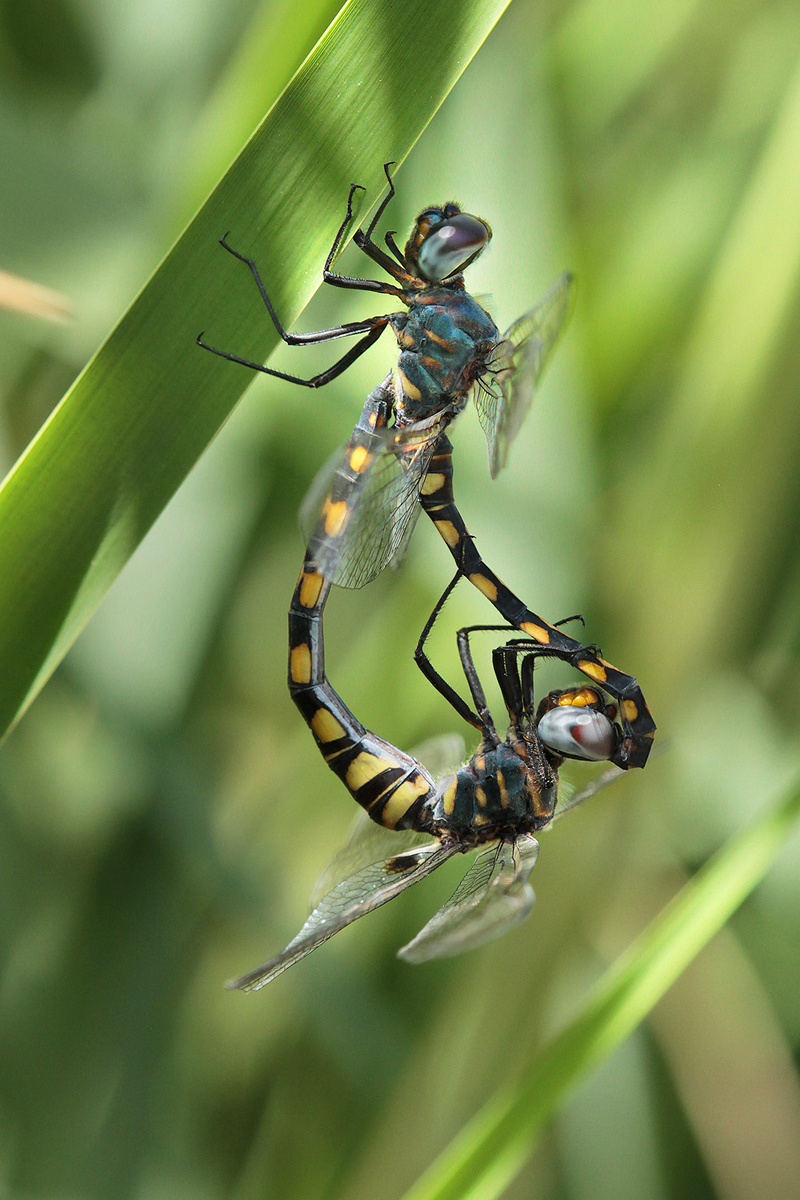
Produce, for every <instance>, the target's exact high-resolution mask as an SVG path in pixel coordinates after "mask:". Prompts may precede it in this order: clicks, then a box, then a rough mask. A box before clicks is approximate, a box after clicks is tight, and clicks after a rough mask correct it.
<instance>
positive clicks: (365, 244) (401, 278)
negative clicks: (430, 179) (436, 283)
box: [353, 162, 412, 284]
mask: <svg viewBox="0 0 800 1200" xmlns="http://www.w3.org/2000/svg"><path fill="white" fill-rule="evenodd" d="M393 166H394V163H391V162H388V163H384V164H383V170H384V173H385V175H386V178H387V180H388V183H389V191H388V192H387V194H386V196H385V197H384V198H383V200H381V202H380V204H379V205H378V207H377V208H376V210H375V215H374V217H373V218H372V220H371V221H370V223H369V225H368V227H367V230H366V232H364V231H363V230H361V229H359V230H357V231H356V232H355V233H354V234H353V241H354V242H355V244H356V245H357V246H358V248H359V250H363V251H364V253H365V254H366V255H367V256H368V257H369V258H371V259H372V261H373V262H375V263H377V264H378V266H379V267H383V269H384V271H386V272H387V273H388V274H389V275H391V276H392V277H393V278H394V279H396V280H398V282H400V283H404V284H408V283H409V282H410V281H411V278H412V276H411V275H410V274H409V271H408V266H407V264H406V262H405V260H404V258H403V257H402V255H398V258H399V261H400V267H401V268H402V269H401V270H398V268H397V266H396V265H395V264H394V263H393V262H392V260H391V259H390V258H389V256H388V255H387V254H385V253H384V252H383V250H381V248H380V246H376V245H375V243H374V242H373V240H372V234H373V232H374V230H375V226H376V225H377V224H378V221H380V219H381V217H382V216H383V213H384V210H385V208H386V206H387V204H388V203H389V201H390V200H391V199H392V197H393V196H394V194H395V191H394V183H393V181H392V176H391V175H390V173H389V167H393Z"/></svg>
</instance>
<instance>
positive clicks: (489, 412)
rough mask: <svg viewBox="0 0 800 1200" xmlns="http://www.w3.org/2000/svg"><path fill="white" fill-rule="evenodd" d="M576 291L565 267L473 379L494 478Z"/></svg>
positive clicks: (479, 415)
mask: <svg viewBox="0 0 800 1200" xmlns="http://www.w3.org/2000/svg"><path fill="white" fill-rule="evenodd" d="M574 294H575V288H574V284H573V279H572V276H571V275H570V274H569V273H568V272H566V271H565V272H564V273H563V274H562V275H559V277H558V279H557V280H556V281H555V283H553V284H552V285H551V287H550V288H548V290H547V291H546V292H545V294H544V296H542V298H541V300H540V301H539V302H538V304H537V305H536V306H535V307H534V308H532V309H531V310H530V312H527V313H525V315H524V316H522V317H520V318H519V320H518V321H515V322H514V324H513V325H512V326H511V328H510V329H508V330H507V331H506V333H505V334H504V335H503V337H502V338H501V339H500V341H499V342H498V343H497V345H496V346H495V348H494V350H493V351H492V353H491V355H490V357H489V359H488V362H487V368H488V369H487V371H486V374H484V375H482V376H481V377H480V379H478V380H477V382H476V384H475V390H474V397H475V407H476V408H477V410H478V417H479V418H480V422H481V425H482V426H483V431H484V433H485V434H486V441H487V443H488V448H489V471H490V472H491V476H492V478H493V479H494V478H495V476H496V475H497V473H498V472H499V471H500V470H501V469H502V468H503V467H504V466H505V465H506V461H507V459H508V451H509V447H510V445H511V443H512V442H513V440H514V438H515V437H516V436H517V434H518V433H519V430H520V427H521V425H522V422H523V421H524V420H525V417H526V416H527V413H528V409H529V408H530V406H531V404H532V402H533V397H534V393H535V392H536V387H537V384H538V382H539V380H540V379H541V376H542V372H543V371H544V368H545V366H546V365H547V362H548V360H549V358H550V355H551V353H552V351H553V348H554V347H555V344H556V342H557V341H558V337H559V334H560V333H561V330H562V329H563V327H564V324H565V322H566V320H567V317H568V316H569V314H570V310H571V307H572V300H573V297H574Z"/></svg>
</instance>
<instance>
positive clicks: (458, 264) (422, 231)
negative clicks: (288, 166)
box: [197, 163, 655, 768]
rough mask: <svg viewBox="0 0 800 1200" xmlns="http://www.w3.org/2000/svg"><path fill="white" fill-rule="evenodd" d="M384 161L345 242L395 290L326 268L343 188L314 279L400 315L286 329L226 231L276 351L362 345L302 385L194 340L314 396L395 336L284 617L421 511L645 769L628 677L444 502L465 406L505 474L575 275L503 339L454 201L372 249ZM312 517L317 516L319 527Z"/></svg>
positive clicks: (375, 554)
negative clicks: (585, 687) (611, 709)
mask: <svg viewBox="0 0 800 1200" xmlns="http://www.w3.org/2000/svg"><path fill="white" fill-rule="evenodd" d="M392 165H393V164H391V163H387V164H386V166H385V172H386V178H387V180H388V181H389V190H388V194H387V195H386V196H385V197H384V199H383V200H382V201H381V203H380V204H379V205H378V208H377V210H376V212H375V215H374V216H373V218H372V220H371V221H370V223H369V225H368V227H367V228H366V230H361V229H359V230H358V231H357V232H356V233H355V234H354V240H355V243H356V245H357V246H358V247H359V248H360V249H361V250H362V251H363V252H364V253H365V254H366V255H367V256H368V257H369V258H370V259H372V261H373V262H375V263H376V264H377V265H378V266H380V267H381V268H382V269H383V270H385V271H386V272H387V273H388V275H390V276H391V278H392V281H393V282H392V283H388V282H379V281H378V280H373V279H355V278H351V277H349V276H344V275H339V274H337V273H336V272H335V271H333V270H332V267H333V263H334V260H335V258H336V256H337V254H338V252H339V251H340V250H341V248H342V246H343V244H344V241H345V235H346V232H347V230H348V228H349V227H350V225H351V223H352V216H353V198H354V196H355V193H356V191H358V190H359V187H360V185H358V184H353V185H352V186H351V188H350V194H349V196H348V201H347V211H346V213H345V217H344V220H343V221H342V224H341V225H340V227H339V230H338V232H337V234H336V237H335V239H334V242H333V245H332V246H331V250H330V253H329V254H328V257H327V260H326V262H325V266H324V269H323V273H322V274H323V280H324V281H325V282H326V283H329V284H332V285H333V286H335V287H343V288H355V289H361V290H363V291H368V292H378V293H381V294H383V295H387V296H392V297H394V298H396V299H398V300H399V301H400V302H401V303H402V305H403V306H404V307H403V310H402V311H400V312H393V313H388V314H383V315H380V316H375V317H370V318H368V319H366V320H364V321H354V322H349V323H346V324H342V325H337V326H334V327H332V328H330V329H322V330H318V331H316V332H313V333H304V334H293V333H289V332H287V331H286V330H285V329H284V328H283V326H282V324H281V322H280V320H279V318H278V315H277V313H276V312H275V309H274V308H273V306H272V303H271V301H270V299H269V296H268V294H267V291H266V289H265V287H264V283H263V282H262V280H261V276H260V274H259V271H258V268H257V266H256V264H255V262H254V261H253V260H252V259H250V258H247V257H246V256H245V255H243V254H241V253H240V252H239V251H237V250H235V249H234V248H233V247H232V246H231V245H230V244H229V242H228V240H227V235H226V237H224V238H222V245H223V246H224V247H225V249H226V250H227V251H229V252H230V253H231V254H233V255H234V256H235V257H236V258H237V259H239V260H241V262H243V263H244V264H246V265H247V267H248V268H249V270H250V272H251V274H252V276H253V279H254V280H255V283H256V285H257V287H258V290H259V293H260V295H261V299H262V300H263V303H264V305H265V307H266V309H267V312H268V313H269V316H270V318H271V320H272V322H273V324H274V326H275V328H276V329H277V331H278V333H279V334H280V336H281V338H282V339H283V340H284V341H285V342H287V343H288V344H289V345H293V346H300V345H309V344H314V343H318V342H327V341H332V340H334V339H336V338H341V337H347V336H351V335H360V336H359V340H358V342H357V343H356V344H355V345H354V346H353V347H352V348H351V349H350V350H349V351H348V352H347V353H346V354H345V355H343V356H342V357H341V358H340V359H339V360H338V361H337V362H336V363H334V364H333V366H331V367H329V368H328V369H327V370H325V371H322V372H321V373H320V374H318V375H314V376H313V377H311V378H310V379H302V378H299V377H297V376H294V375H288V374H286V373H285V372H281V371H276V370H274V369H273V368H271V367H268V366H265V365H263V364H261V363H257V362H252V361H250V360H249V359H246V358H242V357H240V356H239V355H236V354H233V353H229V352H228V351H224V350H220V349H217V348H216V347H214V346H210V345H209V344H208V343H207V342H205V341H204V340H203V334H201V335H200V336H199V337H198V339H197V340H198V343H199V344H200V345H201V346H202V347H203V348H204V349H206V350H209V351H211V353H213V354H216V355H219V356H220V357H222V358H224V359H228V360H229V361H232V362H235V363H240V364H242V365H243V366H245V367H248V368H250V369H252V370H254V371H260V372H262V373H264V374H266V375H273V376H276V377H277V378H279V379H286V380H289V381H290V382H292V383H296V384H300V385H302V386H304V387H311V388H317V387H321V386H323V385H324V384H326V383H328V382H330V380H332V379H335V378H336V377H337V376H338V375H340V374H341V373H342V372H343V371H344V370H346V369H347V367H349V366H350V365H351V363H353V362H354V361H355V360H356V359H357V358H358V357H359V356H360V355H361V354H363V353H364V351H365V350H367V349H368V348H369V346H371V345H372V344H373V343H374V342H375V341H376V340H377V339H378V338H379V337H380V335H381V333H382V332H383V331H384V329H385V328H386V327H387V326H391V328H392V330H393V332H394V334H395V336H396V338H397V343H398V347H399V351H400V353H399V358H398V362H397V365H396V367H395V369H394V370H393V371H392V372H391V373H390V374H389V375H387V377H386V378H385V379H384V380H383V382H382V383H381V384H379V385H378V387H377V388H376V389H375V390H374V391H373V392H372V393H371V394H370V396H369V397H368V398H367V401H366V404H365V405H364V409H363V412H362V414H361V418H360V419H359V421H358V423H357V425H356V427H355V429H354V430H353V435H352V437H351V439H350V441H349V443H348V445H347V447H346V448H345V450H344V451H343V453H342V455H341V456H340V458H339V459H338V461H337V463H336V465H335V467H334V468H333V469H332V470H329V471H327V472H326V473H325V475H324V477H323V481H322V483H321V485H320V486H319V487H318V488H317V489H316V491H315V493H314V499H313V501H312V502H311V504H310V507H309V512H310V514H311V525H312V526H313V531H312V533H311V536H310V539H309V544H308V551H307V554H306V563H305V566H304V575H303V576H301V585H303V586H302V587H301V586H300V585H298V589H297V590H296V592H295V598H294V601H293V606H292V611H293V612H295V610H297V609H298V608H300V609H302V608H303V607H305V608H306V609H310V610H316V609H318V607H319V605H320V604H321V603H323V602H324V596H325V595H326V594H327V589H328V588H329V586H330V583H337V584H339V585H340V586H344V587H361V586H362V585H364V584H366V583H368V582H369V581H370V580H372V579H374V578H375V576H376V575H378V574H379V572H380V571H381V570H383V568H384V567H385V566H386V565H387V564H388V563H389V562H390V561H391V560H392V559H393V558H395V557H396V556H398V555H399V554H402V552H403V550H404V548H405V545H406V543H407V541H408V538H409V536H410V534H411V531H412V529H413V524H414V521H415V519H416V517H417V515H418V513H419V510H420V508H421V509H422V510H423V511H424V512H425V513H426V514H427V515H428V516H429V517H430V519H431V520H432V521H433V523H434V525H435V526H436V528H437V530H438V531H439V533H440V534H441V536H442V538H443V539H444V541H445V543H446V545H447V546H448V548H449V549H450V551H451V553H452V555H453V557H454V559H455V561H456V564H457V566H458V567H459V569H460V571H461V572H462V574H463V575H464V576H465V578H467V579H469V581H470V582H471V583H472V584H474V585H475V587H477V588H478V589H479V590H480V591H481V592H482V593H483V595H485V596H486V597H487V599H488V600H489V601H490V602H491V603H492V604H493V605H494V607H495V608H496V609H497V611H498V612H499V613H500V615H501V617H502V618H503V620H504V621H507V622H508V623H509V625H511V626H513V627H514V628H516V629H518V630H519V631H520V632H521V633H523V634H526V635H527V636H528V637H530V638H531V639H533V641H534V642H536V643H537V644H538V645H539V646H541V647H542V648H543V649H546V650H547V652H548V654H549V655H551V656H553V657H556V658H559V659H561V660H562V661H563V662H566V663H569V664H570V665H572V666H574V667H576V668H577V669H578V670H579V671H581V672H582V673H583V674H584V675H585V676H587V677H588V678H589V679H590V680H591V681H592V683H593V684H598V685H600V686H601V687H602V688H604V689H605V691H606V692H608V693H609V694H610V695H611V696H613V697H614V699H615V700H616V701H617V703H618V706H619V721H620V725H621V728H622V736H621V737H620V738H619V739H618V742H617V745H616V747H615V749H614V755H613V761H614V762H615V763H616V764H617V765H618V766H620V767H623V768H628V767H641V766H644V764H645V762H646V761H647V756H648V754H649V752H650V749H651V746H652V743H653V736H654V732H655V723H654V721H653V719H652V717H651V716H650V713H649V711H648V708H647V704H646V703H645V699H644V696H643V695H642V693H641V690H640V688H639V686H638V684H637V682H636V680H635V679H634V678H633V676H631V675H627V674H625V673H624V672H622V671H619V670H618V669H617V668H616V667H614V666H612V665H611V664H610V663H608V662H606V661H605V659H603V658H602V656H601V655H600V653H599V651H598V650H597V648H596V646H593V645H586V646H584V645H582V644H581V643H580V642H578V641H576V640H575V639H574V638H571V637H569V636H568V635H567V634H565V633H564V632H563V631H562V630H561V629H559V628H557V626H555V625H551V624H550V623H549V622H547V621H545V620H544V619H543V618H542V617H540V616H537V614H536V613H535V612H533V611H532V610H531V609H529V608H528V607H527V605H525V604H524V603H523V602H522V601H521V600H520V599H519V598H518V597H517V596H515V595H514V594H513V592H511V591H510V590H509V588H507V587H506V586H505V584H503V583H502V582H501V580H500V579H499V578H498V577H497V575H495V574H494V572H493V571H492V570H491V569H490V568H489V566H488V565H487V564H486V563H485V562H484V561H483V559H482V557H481V555H480V553H479V552H478V549H477V547H476V545H475V543H474V541H473V540H472V538H471V537H470V535H469V533H468V532H467V528H466V526H465V524H464V521H463V519H462V517H461V514H460V512H459V511H458V508H457V507H456V504H455V501H454V498H453V463H452V456H451V450H452V447H451V443H450V441H449V439H448V437H447V432H446V431H447V428H448V426H449V425H450V423H451V421H453V420H454V418H455V417H456V416H458V414H459V413H460V412H461V411H462V410H463V409H464V407H465V406H466V404H467V401H468V400H469V398H470V397H474V400H475V406H476V408H477V411H478V416H479V418H480V420H481V423H482V425H483V428H484V431H485V433H486V437H487V441H488V446H489V466H490V471H491V473H492V475H495V474H496V473H497V471H498V470H499V469H500V468H501V467H502V466H503V465H504V464H505V461H506V458H507V456H508V450H509V446H510V444H511V442H512V441H513V439H514V438H515V437H516V435H517V433H518V431H519V428H520V426H521V424H522V421H523V419H524V417H525V414H526V413H527V411H528V409H529V407H530V405H531V402H532V399H533V395H534V391H535V388H536V385H537V383H538V381H539V379H540V377H541V374H542V371H543V369H544V367H545V365H546V363H547V361H548V358H549V357H550V354H551V352H552V350H553V348H554V346H555V343H556V341H557V339H558V336H559V333H560V331H561V329H562V327H563V325H564V322H565V320H566V318H567V315H568V313H569V309H570V303H571V295H572V290H573V289H572V279H571V277H570V276H569V275H568V274H563V275H561V276H560V277H559V278H558V279H557V280H556V281H555V283H554V284H553V285H552V287H551V288H550V289H549V291H548V292H546V293H545V295H544V296H543V297H542V299H541V300H540V301H539V303H538V304H537V305H536V306H535V307H534V308H532V309H531V311H530V312H528V313H526V314H525V315H524V316H522V317H520V318H519V320H517V321H515V322H514V324H513V325H512V326H511V328H510V329H509V330H508V331H507V332H506V333H505V334H503V335H502V336H501V335H500V333H499V331H498V329H497V327H496V325H495V323H494V321H493V320H492V318H491V317H490V316H489V314H488V313H487V312H486V311H485V309H484V308H483V307H482V306H481V305H480V304H478V303H477V301H476V300H475V299H474V298H473V297H472V296H470V295H469V293H468V292H467V291H466V289H465V286H464V279H463V271H464V270H465V269H466V267H468V266H469V264H470V263H471V262H473V261H474V260H475V258H477V256H478V255H479V254H480V253H481V252H482V250H483V249H484V248H485V247H486V245H487V244H488V242H489V240H490V238H491V236H492V231H491V229H490V227H489V225H488V224H487V222H486V221H484V220H482V219H481V218H479V217H475V216H472V215H470V214H469V213H465V212H462V211H461V209H460V207H459V206H458V205H457V204H454V203H450V204H445V205H442V206H432V207H430V208H426V209H424V210H423V211H422V212H421V213H420V215H419V216H418V217H417V220H416V222H415V223H414V227H413V229H412V231H411V235H410V237H409V239H408V241H407V243H406V246H405V249H404V250H403V252H402V253H401V251H400V250H399V248H398V246H397V245H396V243H395V240H394V236H393V231H390V232H388V233H386V234H385V235H384V241H385V243H386V246H387V249H388V251H389V253H387V252H386V250H383V249H382V248H381V247H380V246H378V245H377V244H376V243H375V242H374V241H373V233H374V231H375V229H376V227H377V224H378V222H379V220H380V218H381V217H382V215H383V213H384V211H385V209H386V206H387V204H388V203H389V201H390V200H391V198H392V196H393V195H394V184H393V182H392V177H391V174H390V172H389V167H390V166H392ZM320 512H321V513H322V516H321V519H319V520H317V518H319V514H320ZM315 522H316V523H315ZM321 597H322V599H321ZM306 615H307V614H306ZM301 616H302V614H301ZM302 624H303V622H302V620H301V621H299V622H297V623H296V626H297V628H298V629H299V628H301V627H302ZM292 649H293V651H294V652H295V653H294V659H293V660H292V659H290V663H291V662H292V661H294V662H295V664H296V666H297V669H298V672H299V673H298V675H297V676H296V677H295V679H294V683H295V684H297V685H298V686H300V685H302V683H303V681H304V679H305V673H306V665H307V661H308V658H309V655H310V654H311V653H312V650H313V648H312V647H310V646H309V644H308V643H305V644H303V643H301V642H299V641H298V642H296V643H295V644H294V645H293V647H292ZM291 669H292V668H291V666H290V683H291V682H292V680H291Z"/></svg>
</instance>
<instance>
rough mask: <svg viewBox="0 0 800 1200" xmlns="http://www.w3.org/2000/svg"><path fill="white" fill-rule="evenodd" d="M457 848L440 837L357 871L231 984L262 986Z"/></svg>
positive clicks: (249, 989) (427, 872) (249, 988)
mask: <svg viewBox="0 0 800 1200" xmlns="http://www.w3.org/2000/svg"><path fill="white" fill-rule="evenodd" d="M457 853H458V850H457V849H456V847H454V846H449V847H443V846H440V845H439V843H438V842H432V843H430V844H429V845H428V846H422V847H420V848H419V849H416V850H407V851H406V852H405V853H404V854H396V855H394V856H393V857H392V858H389V859H386V860H385V862H381V863H372V864H371V865H370V866H368V867H364V868H363V869H362V870H360V871H357V872H356V874H355V875H352V876H351V877H350V878H349V879H345V880H343V881H342V882H341V883H339V884H337V886H336V887H334V888H333V889H332V890H331V891H329V892H328V894H327V895H326V896H323V898H322V900H321V901H320V902H319V904H318V905H317V907H316V908H315V909H314V911H313V912H312V914H311V916H310V917H309V918H308V920H307V921H306V923H305V925H304V926H303V928H302V929H301V930H300V932H299V933H298V935H297V937H296V938H294V939H293V940H292V941H291V942H289V945H288V946H287V947H286V949H285V950H284V951H283V952H282V953H281V954H278V955H277V956H276V957H275V958H272V959H270V961H269V962H267V963H264V965H263V966H261V967H256V969H255V970H254V971H249V972H248V973H247V974H246V975H242V976H241V978H240V979H234V980H232V981H231V982H230V983H229V984H228V987H229V988H240V989H241V990H242V991H244V992H255V991H258V989H259V988H262V987H264V985H265V984H267V983H270V982H271V981H272V980H273V979H275V978H276V977H277V976H278V975H280V974H281V973H282V972H283V971H286V970H288V968H289V967H293V966H294V964H295V963H296V962H299V961H300V959H301V958H305V956H306V955H307V954H310V953H311V951H312V950H316V949H317V947H318V946H321V945H322V944H323V942H327V940H328V938H331V937H333V935H334V934H335V933H338V932H339V930H340V929H344V928H345V926H346V925H350V924H351V923H352V922H353V921H357V920H358V918H359V917H363V916H364V915H365V914H366V913H368V912H372V910H373V909H375V908H380V906H381V905H382V904H386V903H387V902H388V901H389V900H393V899H394V898H395V896H399V895H400V893H401V892H404V891H405V889H406V888H408V887H411V886H412V884H415V883H419V881H420V880H421V879H424V878H425V876H426V875H430V873H431V871H435V870H436V868H437V867H440V866H441V865H442V863H443V862H446V861H447V859H448V858H450V857H451V855H453V854H457Z"/></svg>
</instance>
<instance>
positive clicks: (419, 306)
mask: <svg viewBox="0 0 800 1200" xmlns="http://www.w3.org/2000/svg"><path fill="white" fill-rule="evenodd" d="M392 327H393V329H394V332H395V334H396V336H397V344H398V346H399V348H400V357H399V360H398V363H397V384H398V386H397V391H398V397H397V411H398V415H399V417H400V419H401V421H402V420H404V419H405V420H408V421H417V420H421V419H423V418H425V417H427V416H430V415H431V414H432V413H434V412H437V411H438V410H439V409H440V408H441V407H442V406H443V405H444V404H451V403H452V402H453V401H457V400H463V401H464V402H466V398H467V393H468V392H469V389H470V387H471V386H472V384H473V383H474V381H475V380H476V379H477V378H478V376H479V375H481V374H482V373H483V371H484V369H485V363H486V358H487V356H488V355H489V353H490V352H491V350H492V349H493V347H494V346H495V344H496V342H497V339H498V336H499V334H498V329H497V326H496V325H495V323H494V321H493V320H492V318H491V317H490V316H489V314H488V313H487V312H485V310H484V309H482V308H481V306H480V305H479V304H478V303H477V302H476V301H475V300H473V298H472V296H470V295H469V293H468V292H465V291H463V290H456V291H451V290H449V289H447V288H443V287H432V288H429V289H426V290H425V291H424V292H420V293H419V294H418V295H416V296H415V297H414V298H413V301H412V303H411V304H410V307H409V311H408V312H407V313H398V314H397V315H396V316H394V317H392Z"/></svg>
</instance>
